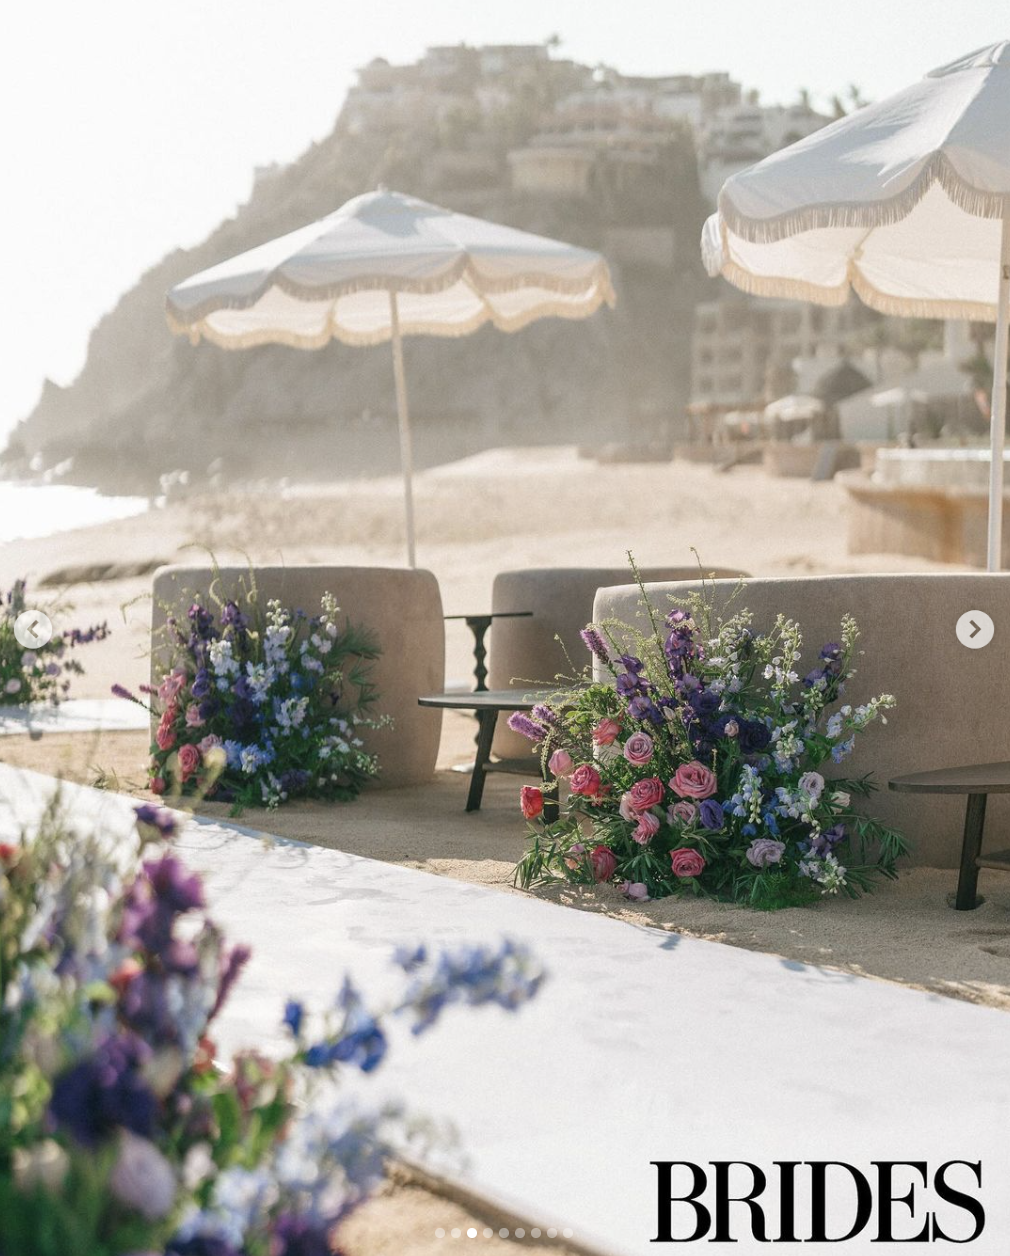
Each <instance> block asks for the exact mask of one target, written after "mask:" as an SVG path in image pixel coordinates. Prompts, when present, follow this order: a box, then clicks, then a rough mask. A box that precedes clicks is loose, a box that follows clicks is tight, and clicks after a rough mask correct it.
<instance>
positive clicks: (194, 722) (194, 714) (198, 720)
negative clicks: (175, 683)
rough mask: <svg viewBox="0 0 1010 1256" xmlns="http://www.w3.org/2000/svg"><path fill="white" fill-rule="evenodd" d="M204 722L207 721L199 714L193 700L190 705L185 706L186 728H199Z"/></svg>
mask: <svg viewBox="0 0 1010 1256" xmlns="http://www.w3.org/2000/svg"><path fill="white" fill-rule="evenodd" d="M206 723H207V721H206V720H205V719H204V718H203V716H202V715H201V714H200V708H199V707H198V706H197V705H196V703H195V702H191V703H190V705H189V706H188V707H187V708H186V727H187V728H199V727H200V725H201V724H206Z"/></svg>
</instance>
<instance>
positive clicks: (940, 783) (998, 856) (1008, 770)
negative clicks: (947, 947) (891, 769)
mask: <svg viewBox="0 0 1010 1256" xmlns="http://www.w3.org/2000/svg"><path fill="white" fill-rule="evenodd" d="M888 785H889V787H890V788H891V789H893V790H897V791H898V792H899V793H907V794H967V796H968V804H967V806H966V808H965V813H964V839H963V841H962V842H961V871H960V873H959V874H958V878H957V893H956V894H955V895H954V906H955V907H956V908H957V910H958V911H972V910H973V909H974V908H976V907H978V906H979V904H980V903H981V902H982V899H980V898H978V897H977V895H976V890H977V888H978V872H979V869H980V868H994V869H996V870H997V871H1000V872H1010V850H1000V851H993V853H992V854H990V855H983V854H982V836H983V833H984V831H985V803H986V799H987V798H988V796H989V795H990V794H1010V763H973V764H971V765H969V766H968V767H963V768H939V769H937V770H936V771H934V772H913V773H912V774H911V775H910V776H896V777H895V778H894V780H892V781H889V782H888ZM948 901H949V900H948Z"/></svg>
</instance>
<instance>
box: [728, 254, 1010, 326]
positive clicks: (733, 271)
mask: <svg viewBox="0 0 1010 1256" xmlns="http://www.w3.org/2000/svg"><path fill="white" fill-rule="evenodd" d="M717 273H721V274H722V276H723V277H724V278H725V279H728V280H729V282H730V283H731V284H733V286H734V287H736V288H740V289H741V291H743V292H746V293H748V294H749V295H751V296H758V297H778V298H780V299H782V300H787V301H812V302H813V303H814V304H815V305H830V306H839V305H844V304H845V302H846V301H847V300H848V299H849V291H850V289H851V290H852V291H854V292H855V293H856V295H857V296H858V297H859V299H860V300H861V301H862V302H863V304H864V305H868V306H869V307H870V308H871V309H873V310H876V311H877V312H878V313H879V314H890V315H894V316H895V317H897V318H958V319H970V320H971V321H972V322H976V323H994V322H995V321H996V307H995V305H984V304H981V303H978V302H975V301H929V300H925V299H918V298H915V297H897V296H894V295H893V294H891V293H887V292H881V290H880V289H879V288H875V287H874V286H873V285H872V284H871V283H870V282H869V281H868V280H866V279H865V278H864V277H863V276H862V275H861V274H860V273H859V271H858V270H856V269H855V267H852V268H850V274H849V277H848V279H847V280H846V282H845V283H844V284H842V285H841V286H840V287H837V288H827V287H821V286H818V285H817V284H812V283H808V282H806V281H805V280H802V279H786V278H776V277H774V276H770V275H767V276H766V275H753V274H751V272H750V271H748V270H744V268H743V267H742V266H739V265H737V263H736V262H725V263H723V266H722V270H721V271H720V272H717Z"/></svg>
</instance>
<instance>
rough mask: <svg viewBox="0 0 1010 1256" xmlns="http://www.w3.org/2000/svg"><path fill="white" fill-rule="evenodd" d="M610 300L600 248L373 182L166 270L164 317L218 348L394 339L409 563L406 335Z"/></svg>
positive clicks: (591, 307) (501, 322) (514, 324)
mask: <svg viewBox="0 0 1010 1256" xmlns="http://www.w3.org/2000/svg"><path fill="white" fill-rule="evenodd" d="M604 303H606V304H608V305H613V304H614V290H613V288H612V286H611V282H610V272H609V270H608V268H607V263H606V262H605V261H604V259H603V258H602V257H601V256H600V254H599V253H594V252H592V251H591V250H590V249H583V248H577V247H575V246H574V245H571V244H563V243H560V242H559V241H557V240H549V239H546V238H545V237H543V236H538V235H532V234H530V233H529V232H527V231H518V230H516V229H515V228H513V227H502V226H498V225H496V224H494V223H489V222H484V221H483V220H481V219H479V218H471V217H469V216H468V215H466V214H457V213H453V212H452V211H451V210H448V209H440V208H439V207H438V206H437V205H429V204H428V203H427V202H426V201H421V200H418V199H417V198H416V197H413V196H404V195H402V194H401V193H399V192H388V191H386V190H384V189H380V190H379V191H377V192H371V193H367V194H365V195H364V196H357V197H355V198H354V199H353V200H350V201H348V202H347V203H346V204H345V205H343V206H342V207H341V208H340V209H338V210H336V211H335V212H334V213H332V214H330V215H329V216H328V217H326V218H323V219H321V220H320V221H319V222H315V223H312V224H310V225H309V226H307V227H301V228H299V229H298V230H297V231H292V232H291V233H290V234H288V235H285V236H281V237H279V238H278V239H276V240H271V241H270V242H269V243H268V244H262V245H260V246H259V247H258V248H254V249H250V250H249V251H248V252H247V253H242V254H240V255H239V256H238V257H233V258H231V259H230V260H229V261H226V262H221V263H220V265H218V266H212V267H211V268H210V269H209V270H205V271H202V272H201V273H200V274H198V275H194V276H193V277H192V278H191V279H187V280H185V281H184V282H183V283H180V284H177V285H176V287H174V288H173V289H172V290H171V291H170V292H169V293H168V296H167V300H166V305H167V315H168V323H169V326H170V327H171V329H172V330H173V331H174V332H176V333H179V334H183V335H188V336H189V337H190V339H191V340H192V341H193V342H194V343H196V342H197V341H199V340H200V339H201V338H205V339H207V340H210V341H212V342H213V343H214V344H216V345H220V346H222V347H223V348H226V349H245V348H249V347H250V346H253V345H263V344H285V345H293V346H295V347H296V348H299V349H318V348H321V347H322V346H323V345H325V344H327V343H328V342H329V341H330V340H341V341H343V342H344V343H345V344H351V345H374V344H380V343H381V342H383V341H386V340H391V341H392V344H393V365H394V376H395V380H396V396H397V410H398V414H399V423H400V455H401V462H402V466H403V475H404V500H405V507H406V515H407V553H408V559H409V562H410V564H411V566H413V565H414V522H413V497H412V487H411V476H412V455H411V442H410V421H409V414H408V409H407V392H406V383H405V380H404V373H403V355H402V351H401V338H402V337H403V336H415V335H425V336H465V335H467V334H469V333H470V332H473V331H476V330H477V328H478V327H481V326H482V325H483V324H484V323H491V324H492V325H493V326H495V327H497V328H498V329H499V330H500V331H518V330H519V328H520V327H525V326H526V325H527V324H528V323H531V322H533V321H534V319H538V318H546V317H555V318H586V317H588V316H589V315H590V314H592V313H594V311H596V310H597V309H599V307H600V306H601V305H602V304H604Z"/></svg>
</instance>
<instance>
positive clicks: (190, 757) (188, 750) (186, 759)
mask: <svg viewBox="0 0 1010 1256" xmlns="http://www.w3.org/2000/svg"><path fill="white" fill-rule="evenodd" d="M199 766H200V751H199V750H197V748H196V746H189V745H186V746H180V747H179V771H180V772H181V773H182V779H183V780H184V781H185V780H187V779H188V778H189V777H191V776H192V775H193V773H194V772H195V771H196V769H197V768H198V767H199Z"/></svg>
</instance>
